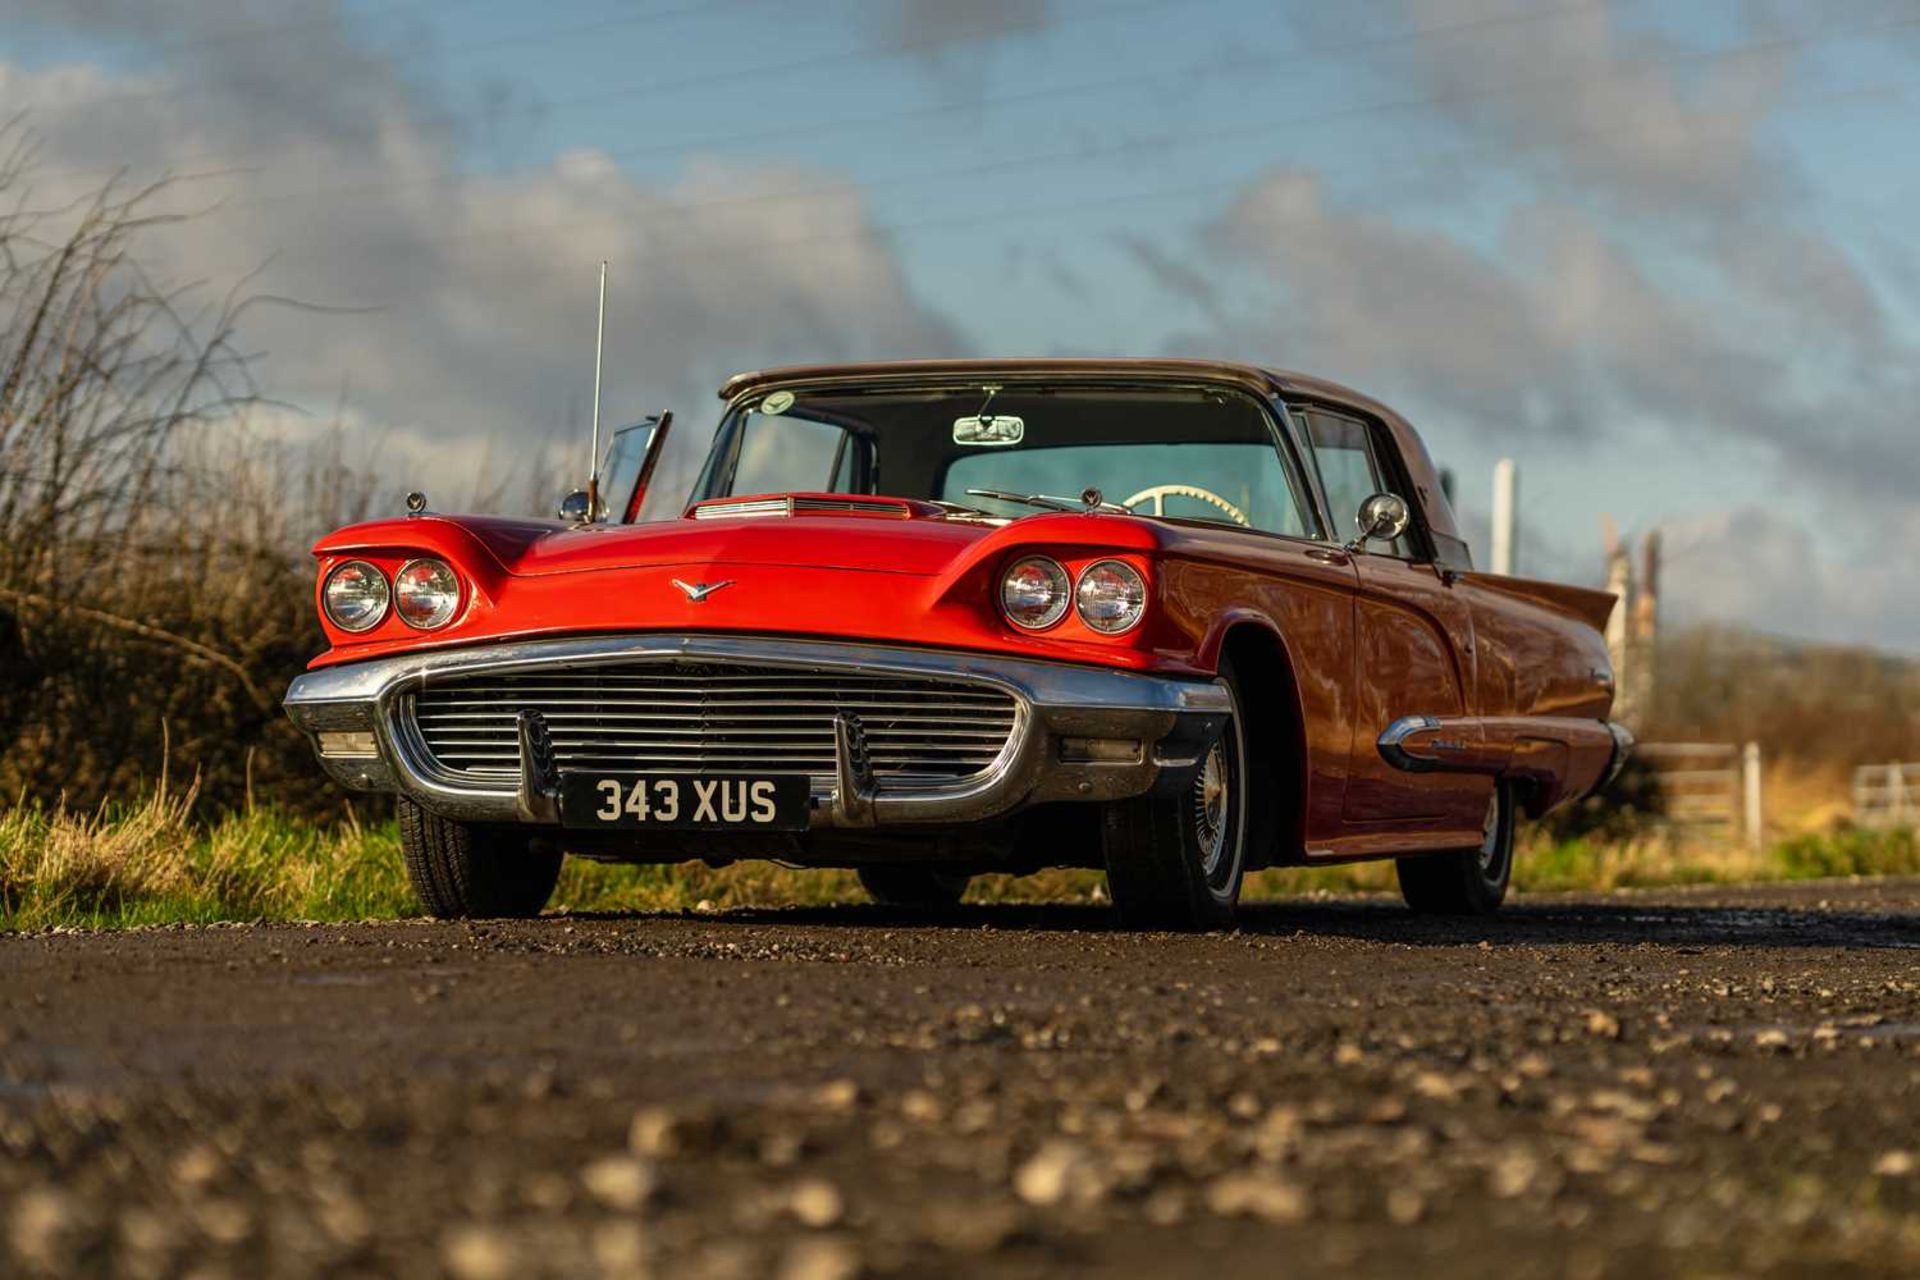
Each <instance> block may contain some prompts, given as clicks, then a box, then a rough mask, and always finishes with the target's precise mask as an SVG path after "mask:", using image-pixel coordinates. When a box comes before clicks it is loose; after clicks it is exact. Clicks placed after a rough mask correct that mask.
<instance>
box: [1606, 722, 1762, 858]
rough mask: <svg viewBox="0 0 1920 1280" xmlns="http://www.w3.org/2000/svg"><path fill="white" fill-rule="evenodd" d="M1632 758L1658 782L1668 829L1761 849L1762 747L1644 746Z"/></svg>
mask: <svg viewBox="0 0 1920 1280" xmlns="http://www.w3.org/2000/svg"><path fill="white" fill-rule="evenodd" d="M1633 755H1634V758H1635V759H1636V760H1638V761H1640V762H1641V763H1642V764H1645V765H1647V766H1648V767H1649V768H1651V769H1652V770H1653V773H1654V775H1655V777H1656V778H1657V779H1658V780H1659V784H1660V795H1661V799H1662V801H1663V803H1664V804H1665V807H1666V813H1667V821H1668V822H1669V823H1671V824H1673V825H1674V826H1678V827H1688V828H1694V829H1700V830H1704V831H1710V832H1715V831H1717V832H1719V833H1720V834H1724V835H1726V836H1727V837H1729V838H1731V837H1732V836H1734V835H1736V834H1738V835H1740V836H1742V837H1744V838H1745V839H1746V841H1747V842H1748V843H1749V844H1752V845H1754V846H1756V847H1758V846H1759V844H1760V843H1761V840H1762V837H1763V834H1764V825H1765V824H1764V815H1763V811H1762V796H1761V791H1760V748H1759V746H1758V744H1756V743H1752V742H1749V743H1747V744H1746V746H1745V747H1739V746H1736V745H1734V744H1733V743H1731V742H1643V743H1641V744H1640V745H1638V746H1637V747H1635V748H1634V749H1633Z"/></svg>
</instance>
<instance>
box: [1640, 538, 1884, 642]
mask: <svg viewBox="0 0 1920 1280" xmlns="http://www.w3.org/2000/svg"><path fill="white" fill-rule="evenodd" d="M1887 534H1888V537H1887V541H1886V542H1885V544H1884V545H1885V546H1887V547H1912V546H1916V545H1920V518H1915V517H1913V516H1911V515H1909V516H1908V517H1906V518H1905V519H1904V520H1903V521H1900V522H1896V523H1895V525H1894V526H1893V527H1890V528H1889V529H1888V530H1887ZM1661 535H1662V538H1663V540H1664V544H1663V551H1664V560H1665V567H1664V569H1663V573H1664V577H1665V581H1664V584H1663V588H1662V608H1663V609H1664V610H1665V611H1666V612H1667V613H1668V614H1669V615H1670V617H1671V618H1672V620H1673V621H1674V622H1677V623H1680V624H1687V623H1694V622H1737V623H1744V624H1746V625H1748V626H1753V627H1757V628H1759V629H1760V630H1762V631H1767V632H1771V633H1773V634H1777V635H1784V636H1792V637H1796V638H1800V639H1807V640H1820V641H1828V642H1833V643H1841V644H1869V645H1873V646H1875V647H1879V648H1888V649H1901V650H1905V651H1907V652H1909V653H1915V654H1920V592H1916V591H1915V590H1914V589H1913V586H1914V583H1913V570H1912V568H1911V565H1910V564H1909V563H1907V561H1906V559H1905V557H1902V556H1900V555H1897V554H1896V555H1886V554H1866V555H1845V556H1842V557H1839V558H1834V557H1831V556H1829V555H1828V554H1826V552H1827V551H1829V550H1832V549H1834V548H1832V547H1831V545H1830V543H1831V540H1822V539H1820V538H1817V537H1815V536H1814V535H1813V534H1812V533H1810V532H1809V531H1808V530H1806V529H1805V528H1803V527H1801V526H1800V525H1799V524H1797V523H1795V522H1793V521H1791V520H1783V519H1781V518H1780V517H1779V516H1777V515H1775V514H1773V513H1771V512H1769V511H1767V510H1765V509H1764V508H1760V507H1743V508H1739V509H1736V510H1731V511H1715V512H1708V513H1704V514H1700V515H1695V516H1687V517H1682V518H1679V519H1675V520H1671V521H1668V522H1665V523H1663V524H1662V525H1661Z"/></svg>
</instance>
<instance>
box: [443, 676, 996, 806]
mask: <svg viewBox="0 0 1920 1280" xmlns="http://www.w3.org/2000/svg"><path fill="white" fill-rule="evenodd" d="M523 708H531V709H534V710H537V711H539V712H540V713H541V714H542V715H543V716H544V717H545V718H546V721H547V728H548V730H549V731H550V732H551V734H552V737H553V747H554V756H555V759H556V761H557V762H558V764H559V766H560V767H561V768H562V769H606V770H618V771H624V770H634V771H640V772H647V771H688V772H700V771H709V770H710V771H714V772H728V771H737V772H743V773H764V774H808V775H813V776H823V775H831V774H832V773H833V768H834V761H833V718H834V715H835V713H836V712H840V711H846V712H850V713H852V714H853V715H856V716H858V717H859V718H860V723H861V725H862V726H863V727H864V728H865V730H866V739H867V748H868V756H869V759H870V761H871V763H872V767H873V771H874V773H875V774H876V775H877V776H878V777H880V778H882V779H887V778H892V779H896V780H923V781H939V782H947V781H956V780H960V779H965V778H970V777H973V776H975V775H977V774H980V773H982V772H984V771H986V769H987V768H988V767H990V766H991V765H992V764H993V762H994V760H995V759H996V758H998V756H999V754H1000V751H1001V749H1002V748H1003V747H1004V746H1005V745H1006V742H1007V739H1008V738H1009V737H1011V736H1012V734H1013V729H1014V724H1015V721H1016V717H1017V710H1016V705H1015V702H1014V699H1013V697H1012V695H1010V694H1008V693H1007V692H1005V691H1004V690H1002V689H999V688H997V687H994V686H992V685H985V684H973V683H969V682H965V681H959V680H946V679H928V678H925V677H918V676H896V675H888V674H884V673H877V672H865V671H859V670H819V669H805V668H794V667H774V666H760V665H746V664H738V663H715V662H674V661H660V660H653V661H648V662H636V663H626V664H622V665H618V666H606V667H593V668H569V669H565V670H548V671H530V672H520V673H513V674H476V675H469V676H458V677H452V678H449V679H447V680H445V681H443V682H438V683H435V684H433V685H432V686H431V687H429V688H427V689H423V690H421V691H420V692H419V693H417V694H415V695H414V696H413V697H412V699H410V706H409V708H408V712H407V713H408V714H410V715H411V716H412V718H413V721H414V724H415V726H416V727H417V728H418V730H419V733H420V738H421V740H422V741H423V742H424V743H425V744H426V747H427V749H428V751H430V752H431V753H432V755H433V757H434V759H435V760H437V761H438V762H439V764H440V767H441V768H442V769H445V770H447V771H448V772H450V773H453V774H460V775H468V776H473V777H494V778H498V777H500V776H503V775H504V776H508V777H517V776H518V774H519V770H520V763H519V748H518V739H517V736H516V733H515V728H514V720H515V716H516V715H517V714H518V713H519V712H520V711H521V710H522V709H523Z"/></svg>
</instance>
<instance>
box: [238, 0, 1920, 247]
mask: <svg viewBox="0 0 1920 1280" xmlns="http://www.w3.org/2000/svg"><path fill="white" fill-rule="evenodd" d="M1916 24H1920V14H1917V15H1915V16H1913V17H1908V18H1902V19H1897V20H1894V21H1891V22H1884V23H1875V24H1871V25H1868V26H1862V27H1857V28H1823V29H1822V30H1820V31H1818V32H1816V33H1811V34H1807V35H1802V36H1795V37H1781V38H1774V39H1768V40H1763V41H1758V42H1754V43H1751V44H1748V45H1744V46H1739V47H1736V48H1730V49H1717V50H1705V51H1682V52H1676V53H1672V54H1667V55H1662V56H1658V57H1648V58H1642V59H1637V60H1636V65H1640V66H1650V65H1679V64H1689V63H1716V62H1725V61H1733V60H1736V59H1742V58H1752V57H1759V56H1764V55H1767V54H1771V53H1776V52H1780V51H1783V50H1786V49H1792V48H1799V47H1805V46H1808V45H1814V44H1819V43H1824V42H1827V41H1831V40H1837V39H1842V38H1849V37H1853V36H1861V35H1871V34H1882V33H1888V32H1891V31H1894V30H1899V29H1902V28H1906V27H1911V26H1914V25H1916ZM1616 70H1617V69H1609V70H1606V71H1603V72H1598V73H1596V74H1594V75H1592V76H1588V77H1569V76H1566V75H1564V74H1562V73H1559V72H1552V73H1547V74H1544V75H1540V76H1535V77H1532V78H1530V79H1526V80H1521V81H1515V82H1509V83H1507V84H1504V85H1496V86H1488V87H1477V88H1474V89H1466V90H1461V91H1458V92H1453V93H1439V94H1427V95H1421V96H1418V97H1412V98H1402V99H1396V100H1391V101H1386V102H1376V103H1365V104H1357V105H1350V106H1344V107H1335V108H1329V109H1327V110H1324V111H1315V112H1310V113H1306V114H1302V115H1296V116H1292V117H1288V118H1284V119H1278V120H1275V119H1266V120H1260V121H1256V122H1251V123H1248V124H1244V125H1237V126H1230V127H1226V128H1222V129H1216V130H1207V131H1202V132H1170V133H1164V134H1160V135H1156V136H1154V137H1151V138H1144V139H1134V140H1131V141H1128V142H1123V143H1116V144H1113V145H1110V146H1104V147H1092V148H1087V147H1076V148H1073V149H1070V150H1062V151H1050V152H1046V153H1044V154H1030V155H1024V156H1017V157H999V158H995V159H992V160H988V161H983V162H981V163H978V164H972V165H966V166H958V167H954V166H939V167H935V168H929V169H924V170H921V171H919V172H916V173H911V174H899V175H895V176H893V177H889V178H886V179H883V180H880V181H876V182H865V183H862V184H860V186H859V189H860V190H861V191H863V192H866V191H884V190H888V189H892V188H895V187H900V186H910V185H913V184H916V183H922V182H928V181H935V180H938V181H952V180H957V179H969V178H978V177H983V176H986V175H989V174H996V173H1005V172H1009V171H1016V170H1019V169H1022V168H1030V167H1033V166H1035V165H1059V164H1061V163H1065V162H1078V161H1085V160H1096V159H1113V158H1118V157H1124V156H1128V155H1134V154H1140V153H1147V154H1153V153H1159V152H1164V151H1167V150H1169V149H1187V148H1190V147H1191V146H1193V145H1194V144H1195V143H1196V142H1201V141H1204V142H1208V143H1219V142H1224V141H1240V140H1244V139H1246V138H1249V137H1257V136H1261V135H1264V134H1270V133H1276V132H1282V131H1292V130H1295V129H1298V128H1300V127H1301V126H1303V125H1312V124H1325V123H1329V122H1332V121H1336V120H1342V119H1350V118H1357V117H1365V116H1370V115H1391V114H1396V113H1400V112H1406V111H1421V110H1428V109H1431V108H1433V107H1438V106H1447V105H1455V104H1461V103H1468V102H1474V101H1481V100H1493V99H1501V98H1514V97H1520V98H1524V97H1526V96H1529V95H1537V94H1542V93H1547V94H1562V93H1566V92H1569V91H1574V90H1577V89H1578V88H1579V87H1580V86H1581V85H1583V84H1588V83H1597V82H1602V81H1604V80H1606V79H1610V78H1611V77H1612V76H1613V75H1614V74H1615V73H1616ZM1608 128H1609V126H1605V125H1603V126H1602V127H1600V128H1597V129H1595V130H1592V131H1591V133H1592V134H1593V135H1595V136H1604V135H1605V134H1606V133H1607V132H1608ZM1499 145H1500V146H1501V147H1503V148H1504V147H1507V146H1508V145H1509V144H1507V143H1501V144H1499ZM848 189H849V184H847V183H845V182H834V183H827V184H817V185H815V186H813V187H803V188H784V189H781V190H778V191H767V192H756V193H754V194H750V195H730V196H715V197H709V198H705V199H699V200H687V201H674V202H668V201H662V202H659V204H660V205H661V206H663V207H656V208H654V209H651V210H649V211H647V212H646V213H644V214H640V215H636V216H635V217H633V218H632V219H630V221H629V225H632V226H635V227H637V228H639V229H642V230H649V231H657V230H662V229H666V228H668V227H670V226H671V225H673V224H675V223H678V222H682V221H685V220H687V219H690V218H694V217H698V216H705V215H709V214H712V213H713V212H715V211H718V210H725V209H731V208H739V207H750V206H753V205H760V204H774V203H790V202H793V201H796V200H804V199H808V198H839V197H842V196H844V195H845V194H846V192H847V191H848ZM1025 208H1031V206H1023V207H1021V208H1015V209H1010V210H1005V211H996V216H1000V214H1001V213H1004V214H1005V215H1007V216H1019V214H1020V213H1021V212H1022V211H1023V209H1025ZM606 216H607V214H606V213H605V212H604V211H602V212H600V213H598V214H595V215H592V216H587V217H581V218H570V219H558V220H552V219H542V220H537V221H515V222H507V223H502V224H498V225H495V226H481V227H476V228H472V229H469V230H465V231H455V232H449V233H446V234H444V235H437V236H432V237H429V239H430V241H431V242H432V243H435V244H441V243H458V242H466V241H473V240H481V241H485V240H493V239H506V240H512V239H518V238H520V237H522V236H526V235H536V234H546V233H549V232H551V231H554V230H556V229H561V228H567V227H577V226H585V225H589V224H592V223H595V222H599V221H602V220H603V219H604V218H605V217H606ZM966 221H972V219H971V218H969V219H966ZM782 243H785V242H784V241H782ZM323 256H324V255H322V254H320V253H318V252H317V251H316V252H306V253H303V252H301V251H298V250H295V251H292V252H289V253H287V254H284V255H281V256H280V257H279V258H277V259H276V261H277V262H282V263H284V262H291V261H301V260H306V259H309V258H318V257H323Z"/></svg>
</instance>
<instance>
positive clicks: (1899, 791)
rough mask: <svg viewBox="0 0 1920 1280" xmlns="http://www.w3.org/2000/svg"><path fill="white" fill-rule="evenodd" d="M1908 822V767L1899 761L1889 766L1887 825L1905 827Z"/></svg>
mask: <svg viewBox="0 0 1920 1280" xmlns="http://www.w3.org/2000/svg"><path fill="white" fill-rule="evenodd" d="M1906 821H1907V767H1906V765H1904V764H1902V763H1901V762H1900V761H1898V760H1894V761H1890V762H1889V763H1888V765H1887V825H1888V826H1890V827H1899V826H1905V825H1906Z"/></svg>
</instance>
